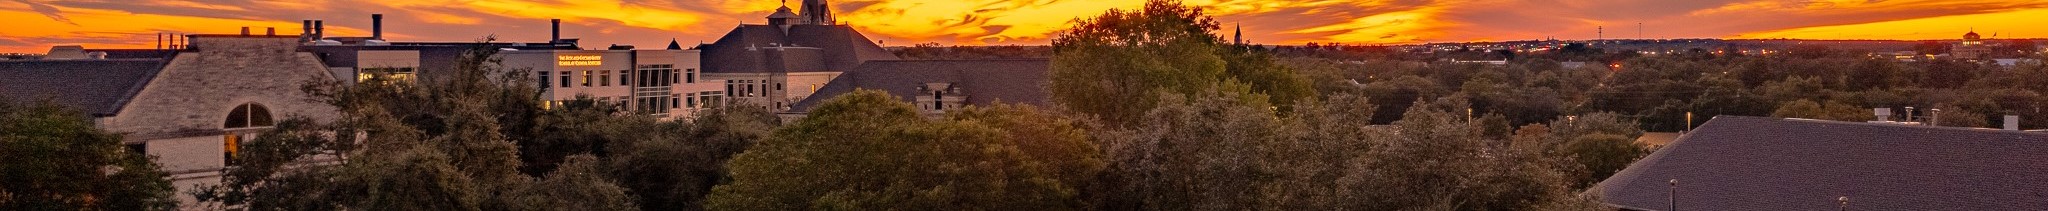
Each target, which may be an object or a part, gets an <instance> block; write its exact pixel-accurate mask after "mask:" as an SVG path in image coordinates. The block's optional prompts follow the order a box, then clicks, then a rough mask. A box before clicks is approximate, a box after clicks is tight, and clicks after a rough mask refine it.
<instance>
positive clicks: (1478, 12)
mask: <svg viewBox="0 0 2048 211" xmlns="http://www.w3.org/2000/svg"><path fill="white" fill-rule="evenodd" d="M1142 2H1143V0H1102V1H1078V0H1065V1H1061V0H1015V1H998V0H922V1H920V0H839V1H832V2H831V3H832V5H833V8H832V11H835V12H836V13H837V14H839V21H841V22H845V23H847V24H849V25H852V26H854V27H855V28H856V29H858V30H860V31H862V32H864V33H866V34H868V35H869V37H870V38H873V39H878V40H881V41H882V42H883V43H882V44H883V45H889V46H900V45H910V44H915V43H928V42H936V43H941V44H949V45H1001V44H1027V45H1028V44H1045V43H1046V39H1047V38H1048V37H1049V36H1052V35H1051V34H1052V33H1054V32H1056V31H1058V30H1060V29H1064V28H1066V25H1067V23H1068V21H1069V20H1072V19H1074V18H1080V17H1090V16H1094V15H1097V14H1101V13H1102V12H1104V11H1106V10H1109V9H1113V8H1123V9H1129V8H1135V7H1136V6H1137V5H1139V4H1142ZM1186 2H1187V3H1189V4H1192V5H1203V7H1205V8H1206V9H1208V11H1209V13H1211V14H1212V15H1216V18H1217V20H1218V21H1219V22H1222V24H1224V26H1223V27H1224V28H1225V29H1224V30H1229V29H1230V28H1232V27H1233V26H1236V25H1239V24H1242V25H1243V27H1244V30H1245V35H1244V36H1245V38H1246V39H1247V40H1250V41H1252V42H1257V43H1268V44H1301V43H1309V42H1318V43H1346V44H1410V43H1425V42H1467V41H1509V40H1533V39H1549V38H1555V39H1565V40H1583V39H1595V38H1603V37H1604V38H1607V39H1645V38H1648V39H1656V38H1737V39H1774V38H1789V39H1898V40H1921V39H1956V38H1959V35H1960V34H1962V33H1964V32H1967V31H1970V30H1972V29H1974V30H1975V31H1976V32H1978V33H1980V34H1983V35H1984V36H1985V37H1986V38H1995V39H2002V38H2040V37H2048V28H2044V27H2038V26H2034V25H2035V24H2039V23H2041V22H2042V21H2041V20H2048V0H2024V1H2016V0H1938V1H1926V0H1890V1H1883V0H1822V1H1774V0H1700V1H1678V2H1667V1H1643V0H1492V1H1460V0H1415V1H1348V0H1188V1H1186ZM780 4H781V3H780V2H778V1H775V0H672V1H671V0H649V1H630V0H628V1H621V0H601V1H501V0H482V1H331V2H281V1H252V0H200V1H140V2H101V1H40V0H13V1H4V2H0V18H5V19H7V20H10V21H9V22H10V23H13V24H11V25H13V27H10V28H9V29H7V30H4V31H0V52H12V53H41V52H44V51H47V50H48V49H49V47H50V46H52V45H85V46H86V47H87V48H153V47H154V46H155V45H156V40H155V39H156V38H155V35H156V33H160V32H169V33H191V34H231V33H239V31H238V30H239V28H240V27H245V26H246V27H252V31H255V33H263V31H264V28H266V27H274V28H276V30H277V31H278V32H277V33H279V34H296V33H298V31H299V29H298V27H299V25H300V22H299V20H304V19H321V20H325V23H326V28H327V30H328V31H327V32H328V34H330V36H368V34H369V32H368V31H369V25H370V24H369V22H370V20H369V14H372V13H381V14H385V16H386V18H385V34H386V37H387V38H388V39H391V40H395V41H468V40H475V39H478V38H481V37H484V36H487V35H497V36H498V37H499V38H501V39H504V40H510V41H545V40H546V39H547V38H548V36H549V35H548V22H547V20H548V19H550V18H560V19H563V36H564V37H571V38H582V40H583V44H584V45H585V46H604V45H608V44H627V45H636V46H641V47H643V48H659V47H662V46H665V45H666V44H667V43H668V41H669V40H671V39H674V40H677V41H679V42H682V43H685V44H686V45H687V44H689V43H695V42H711V41H715V40H716V39H717V38H718V37H717V36H718V35H720V34H723V33H725V32H727V31H730V30H731V29H732V27H735V26H737V25H738V24H741V23H749V24H760V23H761V20H762V17H765V16H767V15H768V14H769V13H770V12H772V11H774V9H775V8H776V7H778V6H779V5H780ZM789 6H790V7H792V8H799V6H798V5H796V4H795V3H790V5H789ZM1639 24H1640V27H1641V28H1640V32H1639V31H1638V30H1639V28H1638V26H1639ZM1602 28H1604V31H1605V33H1604V35H1603V34H1601V33H1598V31H1602V30H1601V29H1602ZM1220 34H1228V33H1227V32H1225V33H1220Z"/></svg>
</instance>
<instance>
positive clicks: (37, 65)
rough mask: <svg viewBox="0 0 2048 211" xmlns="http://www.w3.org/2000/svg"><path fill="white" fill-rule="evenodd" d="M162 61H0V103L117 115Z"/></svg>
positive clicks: (157, 69)
mask: <svg viewBox="0 0 2048 211" xmlns="http://www.w3.org/2000/svg"><path fill="white" fill-rule="evenodd" d="M164 64H165V60H164V59H108V60H28V61H0V100H8V101H12V102H34V101H39V100H44V99H49V100H51V102H53V103H56V104H58V105H63V106H69V107H72V108H76V109H79V110H80V111H84V112H86V113H87V114H90V115H94V116H111V115H114V114H117V113H120V111H121V107H122V106H124V105H126V104H127V103H128V100H129V99H131V98H134V97H135V93H136V92H138V91H141V90H142V87H143V86H144V85H147V84H149V81H150V80H151V79H153V78H156V74H157V72H159V71H162V70H163V68H164Z"/></svg>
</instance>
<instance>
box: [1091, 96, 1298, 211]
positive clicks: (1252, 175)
mask: <svg viewBox="0 0 2048 211" xmlns="http://www.w3.org/2000/svg"><path fill="white" fill-rule="evenodd" d="M1234 95H1240V94H1239V93H1231V92H1219V91H1214V90H1211V91H1205V92H1202V93H1201V94H1198V95H1193V96H1192V97H1183V96H1182V95H1177V94H1165V95H1163V96H1162V97H1160V102H1163V103H1162V104H1161V105H1160V106H1158V107H1156V108H1153V109H1152V110H1151V111H1150V112H1146V113H1145V115H1144V117H1145V118H1144V119H1141V121H1142V122H1141V123H1139V124H1138V125H1137V126H1136V127H1135V128H1131V129H1129V130H1124V131H1104V133H1102V134H1099V135H1098V137H1100V139H1102V142H1103V143H1102V146H1103V153H1104V154H1106V155H1107V156H1108V157H1109V163H1110V169H1109V171H1108V172H1107V174H1108V175H1107V177H1109V178H1110V181H1109V182H1107V183H1106V184H1105V185H1109V186H1108V187H1107V189H1108V190H1105V191H1107V192H1106V194H1103V197H1106V198H1104V199H1101V200H1103V201H1102V202H1098V204H1100V205H1102V206H1104V207H1103V209H1110V210H1243V209H1252V208H1257V207H1256V206H1257V205H1258V204H1259V203H1258V200H1259V197H1257V196H1258V195H1256V194H1257V193H1258V191H1259V189H1260V184H1261V183H1263V182H1264V181H1266V179H1265V176H1264V174H1263V173H1261V172H1262V169H1260V165H1259V164H1260V163H1259V162H1260V161H1261V160H1260V159H1261V158H1263V157H1264V155H1263V154H1262V152H1261V151H1260V149H1261V148H1262V147H1261V145H1263V144H1265V143H1268V142H1272V141H1275V140H1278V139H1279V138H1281V137H1282V136H1283V135H1285V132H1284V131H1283V130H1282V128H1281V122H1280V121H1279V119H1278V118H1277V117H1276V115H1275V114H1274V113H1273V110H1271V109H1269V106H1267V105H1266V104H1264V102H1261V101H1246V100H1242V99H1241V98H1240V97H1239V96H1234Z"/></svg>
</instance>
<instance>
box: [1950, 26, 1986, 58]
mask: <svg viewBox="0 0 2048 211" xmlns="http://www.w3.org/2000/svg"><path fill="white" fill-rule="evenodd" d="M1981 38H1982V37H1979V36H1978V35H1977V32H1975V31H1972V32H1970V33H1968V34H1963V42H1961V43H1956V45H1955V47H1954V48H1951V49H1950V50H1949V53H1950V54H1953V55H1955V58H1957V59H1989V57H1990V56H1991V45H1985V44H1984V40H1983V39H1981Z"/></svg>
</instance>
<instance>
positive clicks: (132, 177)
mask: <svg viewBox="0 0 2048 211" xmlns="http://www.w3.org/2000/svg"><path fill="white" fill-rule="evenodd" d="M86 118H87V116H86V115H85V114H84V113H80V112H78V111H74V110H70V109H67V108H65V107H63V106H58V105H55V104H51V103H49V102H47V101H45V102H40V103H33V104H28V105H16V104H13V103H9V102H6V101H0V175H5V176H0V210H169V209H172V208H175V207H177V203H178V202H177V201H176V200H175V199H172V198H171V194H172V192H174V191H172V187H171V182H170V181H169V180H168V179H167V178H169V177H170V175H169V174H165V173H164V172H162V171H161V170H159V167H158V166H157V165H156V163H154V162H150V159H151V158H150V157H149V156H147V155H142V154H139V153H136V152H132V151H129V150H127V149H126V148H123V147H122V145H121V136H120V135H117V134H113V133H108V132H105V131H101V130H100V129H98V128H95V127H93V123H92V121H91V120H88V119H86Z"/></svg>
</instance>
